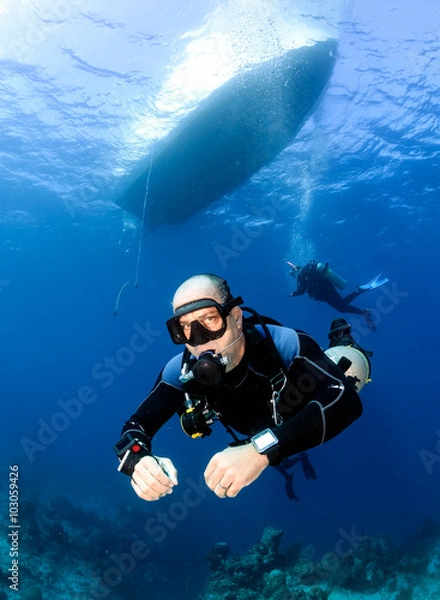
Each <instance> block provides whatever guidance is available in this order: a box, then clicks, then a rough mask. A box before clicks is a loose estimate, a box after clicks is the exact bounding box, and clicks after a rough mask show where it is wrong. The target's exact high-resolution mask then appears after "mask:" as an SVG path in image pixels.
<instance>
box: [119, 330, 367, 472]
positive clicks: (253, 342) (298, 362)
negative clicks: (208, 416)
mask: <svg viewBox="0 0 440 600" xmlns="http://www.w3.org/2000/svg"><path fill="white" fill-rule="evenodd" d="M268 329H269V331H270V334H271V337H272V339H273V341H274V343H275V346H276V348H277V350H278V352H279V355H280V357H281V359H282V363H283V365H284V367H285V372H286V373H287V383H286V386H285V388H284V390H283V391H282V392H281V396H280V400H279V402H278V404H277V409H278V413H279V415H280V416H281V417H282V419H283V422H282V424H280V425H278V426H276V425H275V423H274V420H273V415H272V404H271V403H270V399H271V397H272V387H271V384H270V381H269V378H271V377H273V372H271V373H267V368H266V365H267V364H269V363H270V361H272V368H273V364H274V361H273V353H271V356H269V354H270V353H269V350H268V343H267V341H266V340H265V336H264V333H263V330H262V328H261V326H259V325H257V326H255V327H253V326H252V328H249V327H248V328H247V329H245V340H246V350H245V355H244V357H243V359H242V360H241V362H240V364H239V365H238V366H237V367H235V368H234V369H233V370H232V371H230V372H229V373H227V374H226V375H225V378H224V382H223V383H222V384H221V386H220V387H218V388H216V389H215V390H212V389H211V388H206V387H203V386H200V388H199V389H198V390H196V391H197V392H198V393H199V394H200V393H203V395H204V396H205V398H206V399H207V401H208V403H209V406H210V408H212V409H214V410H215V411H217V412H218V413H220V414H221V416H222V422H223V423H224V424H225V425H227V426H229V427H231V428H233V429H234V430H235V431H236V432H238V433H239V434H241V435H243V436H246V437H249V436H252V435H255V434H256V433H259V432H260V431H262V430H263V429H266V428H271V429H272V430H273V431H274V432H275V434H276V436H277V438H278V440H279V452H278V454H277V455H276V457H275V459H273V458H272V459H271V464H278V462H279V461H281V460H282V459H283V458H286V457H288V456H291V455H292V454H297V453H300V452H303V451H305V450H307V449H309V448H312V447H314V446H318V445H319V444H322V443H324V442H326V441H327V440H329V439H331V438H333V437H334V436H336V435H338V434H339V433H340V432H341V431H343V430H344V429H345V428H346V427H347V426H348V425H350V423H352V422H353V421H354V420H355V419H357V418H358V417H359V416H360V415H361V414H362V405H361V401H360V399H359V396H358V394H357V392H356V391H355V389H354V387H353V386H352V384H351V383H350V382H349V381H348V380H347V379H346V378H345V376H344V375H343V373H342V371H341V370H340V369H339V367H337V366H336V365H335V364H334V363H333V362H332V361H331V360H330V359H329V358H328V357H327V356H326V355H325V354H324V352H323V351H322V349H321V348H320V347H319V345H318V344H317V343H316V341H315V340H314V339H313V338H311V337H310V336H309V335H307V334H306V333H303V332H298V331H295V330H293V329H288V328H285V327H279V326H273V325H268ZM265 357H266V358H267V360H266V359H265ZM181 365H182V354H179V355H177V356H175V357H174V358H173V359H171V360H170V361H169V362H168V363H167V365H166V366H165V367H164V369H163V370H162V372H161V374H160V375H159V378H158V379H157V382H156V384H155V386H154V388H153V390H152V391H151V392H150V394H149V395H148V396H147V398H146V399H145V400H144V401H143V402H142V404H141V405H140V406H139V408H138V409H137V410H136V412H135V413H134V414H133V416H132V417H131V418H130V419H129V420H128V421H127V422H126V423H125V425H124V427H123V430H122V432H123V433H125V432H127V431H129V430H130V431H132V432H133V431H134V433H135V434H136V435H139V436H140V437H139V439H142V441H143V442H144V443H145V444H146V445H147V447H148V448H150V449H151V440H152V438H153V437H154V435H155V434H156V432H157V431H158V430H159V429H160V428H161V427H162V426H163V425H164V424H165V423H166V422H167V421H168V420H169V419H170V418H171V417H172V416H173V415H174V414H176V413H177V414H182V413H183V412H184V399H185V397H184V394H185V391H188V388H186V389H185V388H184V386H183V385H182V383H181V382H180V381H179V375H180V371H181ZM279 366H280V365H279V364H278V367H279ZM193 391H194V390H193ZM216 426H217V427H220V426H221V425H219V424H217V425H216Z"/></svg>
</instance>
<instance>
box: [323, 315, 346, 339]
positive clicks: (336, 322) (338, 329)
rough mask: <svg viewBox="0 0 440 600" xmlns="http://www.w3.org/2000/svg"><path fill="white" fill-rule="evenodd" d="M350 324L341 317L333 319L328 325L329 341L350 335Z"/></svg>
mask: <svg viewBox="0 0 440 600" xmlns="http://www.w3.org/2000/svg"><path fill="white" fill-rule="evenodd" d="M350 333H351V325H350V324H349V323H347V321H346V320H345V319H343V318H338V319H333V321H332V324H331V325H330V331H329V332H328V338H329V340H330V341H337V340H340V339H341V338H343V337H344V336H347V335H350Z"/></svg>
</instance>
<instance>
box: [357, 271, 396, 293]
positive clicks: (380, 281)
mask: <svg viewBox="0 0 440 600" xmlns="http://www.w3.org/2000/svg"><path fill="white" fill-rule="evenodd" d="M388 281H389V279H388V277H382V273H379V275H376V277H375V278H374V279H372V280H371V281H369V282H368V283H364V284H363V285H360V286H359V289H360V290H362V291H364V292H365V291H366V290H374V289H375V288H378V287H380V286H381V285H384V284H385V283H387V282H388Z"/></svg>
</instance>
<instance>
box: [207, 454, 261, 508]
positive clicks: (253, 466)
mask: <svg viewBox="0 0 440 600" xmlns="http://www.w3.org/2000/svg"><path fill="white" fill-rule="evenodd" d="M268 466H269V459H268V458H267V456H265V455H264V454H260V453H259V452H257V450H256V449H255V448H254V446H253V445H252V444H244V445H243V446H235V447H232V448H226V449H225V450H223V451H222V452H218V453H217V454H214V456H213V457H212V458H211V460H210V461H209V463H208V466H207V467H206V470H205V482H206V485H207V486H208V487H209V489H210V490H212V491H213V492H214V494H216V495H217V496H218V497H219V498H235V496H236V495H237V494H238V493H239V492H240V491H241V490H242V489H243V488H244V487H246V486H247V485H250V484H251V483H252V482H253V481H255V480H256V479H257V478H258V477H259V476H260V475H261V473H262V472H263V471H264V469H265V468H266V467H268Z"/></svg>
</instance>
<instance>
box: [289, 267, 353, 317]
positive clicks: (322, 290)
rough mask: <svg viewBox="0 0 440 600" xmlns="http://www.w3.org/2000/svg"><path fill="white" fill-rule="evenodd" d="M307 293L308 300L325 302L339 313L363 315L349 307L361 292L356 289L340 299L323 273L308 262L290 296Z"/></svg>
mask: <svg viewBox="0 0 440 600" xmlns="http://www.w3.org/2000/svg"><path fill="white" fill-rule="evenodd" d="M306 292H307V293H308V295H309V297H310V298H313V299H314V300H318V301H319V302H327V304H329V305H330V306H331V307H332V308H334V309H335V310H337V311H339V312H341V313H352V314H355V315H362V314H364V310H363V309H361V308H357V307H356V306H351V302H353V300H354V299H355V298H357V297H358V296H359V295H360V294H362V292H363V290H360V289H357V290H355V291H354V292H352V293H351V294H348V296H345V297H342V296H341V295H340V294H339V292H338V291H337V290H336V288H335V286H334V285H333V284H332V282H331V281H330V280H329V279H327V277H326V276H325V273H321V272H320V271H319V270H318V269H317V263H316V262H310V263H308V264H307V265H306V266H305V267H303V268H302V269H301V271H300V272H299V274H298V276H297V289H296V291H295V292H292V293H291V294H290V295H291V296H301V295H302V294H305V293H306Z"/></svg>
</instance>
